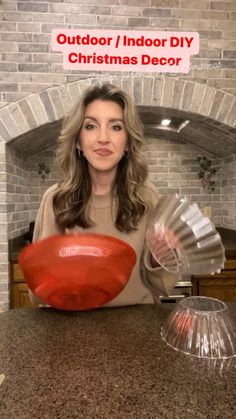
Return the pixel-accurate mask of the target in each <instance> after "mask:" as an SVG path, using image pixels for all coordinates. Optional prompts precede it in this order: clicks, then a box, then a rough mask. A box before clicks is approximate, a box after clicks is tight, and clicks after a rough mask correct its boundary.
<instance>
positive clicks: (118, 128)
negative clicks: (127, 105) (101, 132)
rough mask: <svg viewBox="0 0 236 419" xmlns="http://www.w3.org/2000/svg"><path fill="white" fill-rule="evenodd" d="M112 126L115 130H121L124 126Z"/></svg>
mask: <svg viewBox="0 0 236 419" xmlns="http://www.w3.org/2000/svg"><path fill="white" fill-rule="evenodd" d="M112 128H113V129H114V130H115V131H120V130H121V129H122V127H121V126H120V125H113V126H112Z"/></svg>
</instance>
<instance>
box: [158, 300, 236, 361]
mask: <svg viewBox="0 0 236 419" xmlns="http://www.w3.org/2000/svg"><path fill="white" fill-rule="evenodd" d="M161 336H162V339H163V340H164V341H165V342H166V343H167V344H168V345H169V346H171V347H172V348H174V349H175V350H177V351H180V352H183V353H185V354H188V355H192V356H196V357H199V358H200V357H202V358H211V359H213V358H214V359H222V358H229V357H233V356H236V327H235V322H234V321H233V319H232V318H231V315H230V312H229V309H228V307H227V305H226V304H225V303H224V302H223V301H220V300H217V299H215V298H211V297H187V298H184V299H183V300H181V301H180V302H179V303H178V304H177V305H176V306H175V308H174V310H172V312H171V314H170V316H169V318H168V320H167V322H166V323H165V324H164V326H163V328H162V330H161Z"/></svg>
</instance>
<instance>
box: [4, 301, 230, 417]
mask: <svg viewBox="0 0 236 419" xmlns="http://www.w3.org/2000/svg"><path fill="white" fill-rule="evenodd" d="M172 308H173V306H168V305H165V306H164V307H163V306H155V305H147V306H146V305H142V306H131V307H122V308H112V309H98V310H92V311H89V312H63V311H57V310H54V309H52V308H44V309H19V310H11V311H9V312H6V313H3V314H1V315H0V354H1V356H0V374H5V376H6V378H5V380H4V381H3V383H2V384H1V386H0V417H1V419H10V418H14V419H39V418H48V419H54V418H57V419H67V418H68V419H76V418H86V419H93V418H94V419H123V418H124V419H128V418H133V419H139V418H141V419H143V418H148V419H149V418H151V419H152V418H153V419H162V418H165V419H167V418H168V419H198V418H202V419H216V418H219V419H222V418H224V419H226V418H233V417H236V403H235V400H236V364H235V361H236V357H235V358H232V359H230V360H225V362H224V364H222V363H220V366H219V364H218V366H215V368H213V365H212V363H210V364H209V363H207V364H206V361H203V360H200V359H198V358H192V357H189V356H187V355H184V354H181V353H179V352H177V351H175V350H173V349H172V348H170V347H168V346H167V345H166V344H165V343H164V342H163V341H162V340H161V337H160V329H161V326H162V324H163V322H164V321H165V319H166V318H167V316H168V314H169V312H170V310H171V309H172ZM231 310H232V313H234V316H235V319H236V304H234V303H233V304H232V305H231Z"/></svg>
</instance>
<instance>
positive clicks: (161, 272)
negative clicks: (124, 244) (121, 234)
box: [141, 184, 179, 300]
mask: <svg viewBox="0 0 236 419" xmlns="http://www.w3.org/2000/svg"><path fill="white" fill-rule="evenodd" d="M148 200H149V202H151V205H152V207H155V205H156V204H157V201H158V194H157V191H156V189H155V187H154V186H153V185H151V184H150V187H149V199H148ZM141 275H142V280H143V283H144V285H145V286H146V287H147V288H148V289H149V290H150V291H151V293H152V294H153V297H154V299H156V300H159V296H160V295H164V296H167V295H169V294H170V292H171V291H172V289H173V288H174V287H175V284H176V283H177V281H178V279H179V277H178V275H176V274H171V273H169V272H167V271H166V270H165V269H164V268H162V267H161V266H157V267H153V266H152V262H151V253H150V251H149V250H148V247H147V244H146V243H145V245H144V251H143V255H142V260H141Z"/></svg>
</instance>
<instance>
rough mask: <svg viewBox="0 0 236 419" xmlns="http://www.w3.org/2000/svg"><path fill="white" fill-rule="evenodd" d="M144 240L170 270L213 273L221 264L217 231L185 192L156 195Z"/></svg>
mask: <svg viewBox="0 0 236 419" xmlns="http://www.w3.org/2000/svg"><path fill="white" fill-rule="evenodd" d="M146 242H147V247H148V249H149V250H150V252H151V253H152V255H153V257H154V258H155V259H156V260H157V262H158V263H159V264H160V265H161V266H162V267H163V268H164V269H166V270H167V271H169V272H171V273H181V274H192V275H202V274H214V273H216V272H217V273H219V272H220V271H221V269H223V268H224V262H225V250H224V246H223V244H222V240H221V237H220V235H219V233H218V232H217V231H216V229H215V226H214V224H213V223H212V222H211V221H210V220H209V218H207V217H205V216H204V215H203V214H202V212H201V211H200V209H199V207H198V205H197V204H196V203H191V202H190V201H189V200H188V199H187V198H186V197H185V196H181V195H179V194H175V195H166V196H163V197H161V198H160V200H159V201H158V203H157V205H156V206H155V208H153V210H152V214H151V217H150V219H149V222H148V226H147V233H146Z"/></svg>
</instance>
